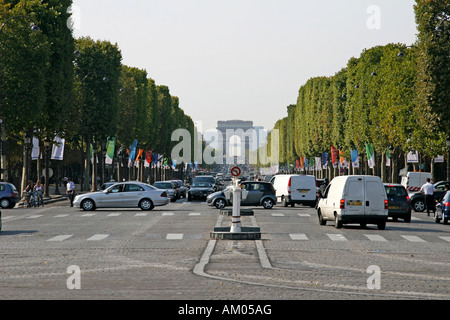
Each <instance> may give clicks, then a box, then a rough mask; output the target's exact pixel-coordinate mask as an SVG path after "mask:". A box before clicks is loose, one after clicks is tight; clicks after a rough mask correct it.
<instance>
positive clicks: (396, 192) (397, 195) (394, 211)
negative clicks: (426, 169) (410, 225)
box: [384, 183, 411, 222]
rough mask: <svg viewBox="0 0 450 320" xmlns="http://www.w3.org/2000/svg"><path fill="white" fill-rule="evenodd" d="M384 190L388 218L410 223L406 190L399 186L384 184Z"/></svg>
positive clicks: (408, 200) (409, 205)
mask: <svg viewBox="0 0 450 320" xmlns="http://www.w3.org/2000/svg"><path fill="white" fill-rule="evenodd" d="M384 188H385V190H386V195H387V199H388V216H389V217H391V218H392V219H393V220H394V221H397V219H398V218H401V219H403V221H405V222H411V199H410V198H409V196H408V192H407V191H406V188H405V187H404V186H402V185H401V184H389V183H385V184H384Z"/></svg>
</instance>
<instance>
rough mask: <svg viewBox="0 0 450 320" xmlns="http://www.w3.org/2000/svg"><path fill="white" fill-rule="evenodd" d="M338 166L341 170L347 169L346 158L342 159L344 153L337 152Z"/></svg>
mask: <svg viewBox="0 0 450 320" xmlns="http://www.w3.org/2000/svg"><path fill="white" fill-rule="evenodd" d="M339 165H340V166H341V168H348V162H347V158H346V157H344V152H343V151H340V150H339Z"/></svg>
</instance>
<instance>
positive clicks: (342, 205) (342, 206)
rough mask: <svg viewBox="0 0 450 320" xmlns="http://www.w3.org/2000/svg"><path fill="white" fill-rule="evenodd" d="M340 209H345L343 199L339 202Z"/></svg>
mask: <svg viewBox="0 0 450 320" xmlns="http://www.w3.org/2000/svg"><path fill="white" fill-rule="evenodd" d="M339 208H340V209H345V200H344V199H341V202H340V207H339Z"/></svg>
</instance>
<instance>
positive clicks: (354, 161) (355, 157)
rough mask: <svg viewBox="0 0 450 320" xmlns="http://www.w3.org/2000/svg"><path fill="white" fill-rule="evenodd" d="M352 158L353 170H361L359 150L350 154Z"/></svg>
mask: <svg viewBox="0 0 450 320" xmlns="http://www.w3.org/2000/svg"><path fill="white" fill-rule="evenodd" d="M350 154H351V158H352V166H353V168H359V158H358V155H359V153H358V150H352V151H351V152H350Z"/></svg>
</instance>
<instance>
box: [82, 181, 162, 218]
mask: <svg viewBox="0 0 450 320" xmlns="http://www.w3.org/2000/svg"><path fill="white" fill-rule="evenodd" d="M169 201H170V200H169V198H168V197H167V192H166V191H165V190H159V189H156V188H155V187H153V186H151V185H149V184H146V183H142V182H123V183H116V184H115V185H113V186H111V187H109V188H107V189H106V190H103V191H97V192H91V193H86V194H81V195H78V196H76V197H75V200H74V202H73V204H74V206H75V207H77V208H81V209H83V210H85V211H91V210H95V209H98V208H140V209H142V210H152V209H153V208H154V207H156V206H164V205H166V204H168V203H169Z"/></svg>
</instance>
